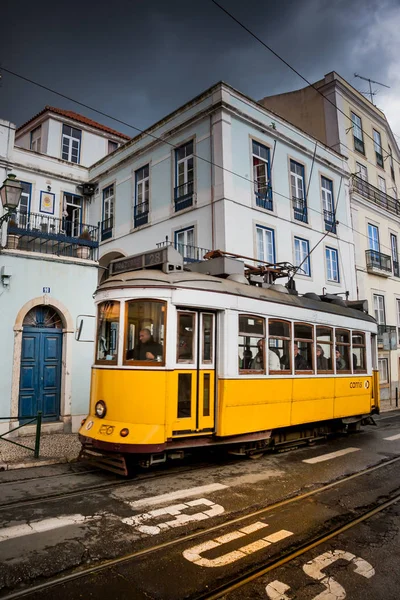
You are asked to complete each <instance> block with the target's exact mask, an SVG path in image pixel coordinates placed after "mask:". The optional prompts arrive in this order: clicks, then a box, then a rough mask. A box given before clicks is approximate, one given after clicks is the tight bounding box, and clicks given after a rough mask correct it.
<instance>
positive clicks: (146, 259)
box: [110, 248, 167, 275]
mask: <svg viewBox="0 0 400 600" xmlns="http://www.w3.org/2000/svg"><path fill="white" fill-rule="evenodd" d="M166 254H167V253H166V249H165V248H163V249H162V250H153V251H151V252H144V253H142V254H135V255H134V256H127V257H126V258H119V259H117V260H114V261H113V262H112V263H111V264H110V275H117V274H119V273H126V272H127V271H137V270H139V269H146V268H147V269H149V268H152V267H158V266H161V265H162V264H163V263H164V262H165V260H166V258H167V256H166Z"/></svg>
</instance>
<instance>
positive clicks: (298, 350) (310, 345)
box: [293, 323, 314, 372]
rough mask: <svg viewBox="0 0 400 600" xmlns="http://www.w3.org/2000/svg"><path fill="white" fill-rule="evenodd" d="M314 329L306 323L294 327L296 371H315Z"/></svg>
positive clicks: (296, 324)
mask: <svg viewBox="0 0 400 600" xmlns="http://www.w3.org/2000/svg"><path fill="white" fill-rule="evenodd" d="M313 333H314V327H313V326H312V325H307V324H306V323H295V325H294V345H293V349H294V350H293V351H294V368H295V371H296V372H297V371H313V370H314V368H313V363H314V361H313V354H314V352H313V350H314V339H313Z"/></svg>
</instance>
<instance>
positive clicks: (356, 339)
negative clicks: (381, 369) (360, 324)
mask: <svg viewBox="0 0 400 600" xmlns="http://www.w3.org/2000/svg"><path fill="white" fill-rule="evenodd" d="M352 343H353V352H352V365H353V373H365V372H366V370H367V363H366V360H365V333H363V332H361V331H353V333H352Z"/></svg>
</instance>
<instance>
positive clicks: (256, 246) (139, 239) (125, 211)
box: [89, 83, 356, 298]
mask: <svg viewBox="0 0 400 600" xmlns="http://www.w3.org/2000/svg"><path fill="white" fill-rule="evenodd" d="M345 163H346V160H345V159H344V157H343V156H341V155H340V154H337V153H336V152H335V151H333V150H331V149H329V148H327V147H326V146H325V145H324V144H321V143H317V142H316V140H315V139H314V138H312V137H311V136H310V135H308V134H305V133H304V132H302V131H300V130H299V129H297V128H295V127H293V126H292V125H290V124H289V123H288V122H286V121H285V120H283V119H282V118H279V117H277V116H276V115H275V114H273V113H271V112H270V111H268V110H266V109H264V108H263V107H261V106H260V105H259V104H257V103H256V102H254V101H253V100H251V99H249V98H247V97H246V96H244V95H243V94H241V93H240V92H237V91H236V90H234V89H233V88H231V87H229V86H228V85H226V84H222V83H219V84H217V85H215V86H214V87H212V88H211V89H209V90H207V91H206V92H204V93H203V94H201V95H200V96H198V97H197V98H195V99H193V100H192V101H191V102H189V103H188V104H186V105H185V106H183V107H181V108H180V109H178V110H176V111H175V112H174V113H172V114H171V115H169V116H167V117H166V118H164V119H163V120H162V121H160V122H159V123H157V124H155V125H154V126H153V127H151V128H150V129H148V130H147V131H145V132H144V133H143V134H141V135H139V136H137V137H135V138H134V139H132V140H131V141H130V142H128V143H127V144H125V146H123V147H122V148H120V149H119V150H118V151H117V152H115V153H114V154H113V155H111V156H107V157H104V158H103V159H102V160H100V161H98V162H97V163H96V164H94V165H93V166H92V167H90V169H89V180H90V181H91V182H92V183H93V184H94V185H95V187H96V189H97V193H96V194H95V195H94V198H93V202H92V203H91V206H90V219H91V221H92V222H96V221H101V222H102V227H101V233H100V264H101V265H102V266H103V267H107V265H108V264H109V262H110V260H111V259H113V258H115V257H117V256H124V255H127V254H133V253H136V252H140V251H142V250H148V249H150V248H154V247H155V246H156V244H157V243H161V242H163V241H164V240H166V238H168V240H169V241H170V242H172V243H173V244H174V245H175V246H176V247H177V248H178V249H179V250H180V251H181V252H182V253H183V254H184V256H185V257H186V259H187V260H189V261H190V260H194V259H199V258H201V257H202V256H203V254H204V251H205V249H221V250H224V251H226V252H232V253H235V254H240V255H243V256H247V257H250V258H251V257H256V258H257V259H260V260H265V261H268V262H271V263H275V262H282V261H287V262H290V263H293V264H294V265H300V263H303V264H302V268H301V269H300V270H299V271H298V273H297V275H296V278H295V279H296V283H297V289H298V290H299V292H301V293H305V292H310V291H314V292H318V293H320V294H322V293H323V290H324V291H326V292H327V293H333V294H343V293H344V292H346V291H347V292H349V297H350V298H355V297H356V286H355V278H354V244H353V235H352V229H351V223H350V205H349V197H348V193H349V176H348V174H347V168H346V165H345ZM336 221H338V222H339V224H338V225H336ZM314 247H315V250H313V251H312V249H313V248H314ZM303 261H304V262H303ZM102 276H103V277H104V276H106V271H105V270H104V272H103V273H102ZM283 283H284V281H283Z"/></svg>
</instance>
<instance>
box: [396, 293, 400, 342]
mask: <svg viewBox="0 0 400 600" xmlns="http://www.w3.org/2000/svg"><path fill="white" fill-rule="evenodd" d="M396 306H397V344H398V345H399V346H400V298H396Z"/></svg>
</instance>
